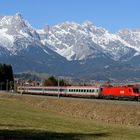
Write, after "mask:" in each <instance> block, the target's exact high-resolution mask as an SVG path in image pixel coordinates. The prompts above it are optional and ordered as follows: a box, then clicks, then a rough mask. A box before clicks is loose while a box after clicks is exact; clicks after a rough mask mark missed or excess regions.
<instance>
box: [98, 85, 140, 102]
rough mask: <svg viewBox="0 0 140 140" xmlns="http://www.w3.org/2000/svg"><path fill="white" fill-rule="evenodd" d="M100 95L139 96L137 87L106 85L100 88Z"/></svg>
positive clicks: (117, 96) (110, 96)
mask: <svg viewBox="0 0 140 140" xmlns="http://www.w3.org/2000/svg"><path fill="white" fill-rule="evenodd" d="M100 96H101V97H105V98H133V99H136V100H137V99H138V98H139V97H140V92H139V89H138V88H137V87H135V86H106V87H103V88H102V89H101V93H100Z"/></svg>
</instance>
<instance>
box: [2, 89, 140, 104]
mask: <svg viewBox="0 0 140 140" xmlns="http://www.w3.org/2000/svg"><path fill="white" fill-rule="evenodd" d="M0 93H2V92H0ZM4 93H6V94H10V95H18V96H21V95H22V96H32V97H36V98H38V97H40V98H46V99H47V98H49V99H59V100H75V101H83V102H95V103H107V104H119V105H134V106H140V100H139V101H130V100H117V99H93V98H92V99H91V98H84V97H64V96H49V95H34V94H27V93H26V94H19V93H9V92H4Z"/></svg>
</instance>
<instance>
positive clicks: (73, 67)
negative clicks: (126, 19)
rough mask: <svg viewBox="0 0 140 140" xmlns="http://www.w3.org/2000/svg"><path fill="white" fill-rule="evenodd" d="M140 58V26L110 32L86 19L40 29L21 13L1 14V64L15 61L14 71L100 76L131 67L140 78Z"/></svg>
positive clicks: (131, 70) (107, 75)
mask: <svg viewBox="0 0 140 140" xmlns="http://www.w3.org/2000/svg"><path fill="white" fill-rule="evenodd" d="M139 59H140V30H139V29H135V30H130V29H125V30H120V31H118V32H117V33H110V32H109V31H107V30H106V29H104V28H102V27H96V26H95V25H94V24H93V23H92V22H90V21H85V22H84V23H82V24H78V23H75V22H64V23H61V24H58V25H55V26H52V27H50V26H49V25H47V26H45V27H44V29H41V30H36V29H34V28H33V27H32V26H31V25H30V24H29V23H28V22H27V21H26V20H24V19H23V17H22V16H21V15H20V14H19V13H17V14H15V15H14V16H0V63H11V64H12V65H13V66H14V71H27V70H34V71H41V72H48V73H51V74H53V73H55V74H59V75H60V74H61V75H70V76H75V75H76V76H79V77H80V76H81V75H86V76H88V77H91V78H92V77H93V78H95V77H96V78H97V77H98V78H99V77H110V76H111V77H112V76H113V75H114V74H115V75H116V73H117V72H118V71H119V72H120V75H121V72H124V71H125V70H126V68H127V72H129V74H131V72H135V73H137V74H136V75H137V76H138V77H140V75H139V73H140V68H139V66H140V62H139ZM134 62H137V63H134ZM133 64H136V65H133ZM118 68H119V69H118ZM125 74H127V73H125ZM117 77H119V76H118V75H117ZM120 77H121V78H122V76H120ZM98 78H97V79H98Z"/></svg>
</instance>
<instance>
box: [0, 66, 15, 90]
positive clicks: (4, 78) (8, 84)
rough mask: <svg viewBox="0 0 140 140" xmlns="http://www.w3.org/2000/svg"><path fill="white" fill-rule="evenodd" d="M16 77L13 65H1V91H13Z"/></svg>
mask: <svg viewBox="0 0 140 140" xmlns="http://www.w3.org/2000/svg"><path fill="white" fill-rule="evenodd" d="M13 86H14V77H13V70H12V66H11V65H6V64H0V89H1V90H6V89H7V90H9V89H13Z"/></svg>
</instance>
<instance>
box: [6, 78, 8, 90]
mask: <svg viewBox="0 0 140 140" xmlns="http://www.w3.org/2000/svg"><path fill="white" fill-rule="evenodd" d="M6 91H7V92H8V80H6Z"/></svg>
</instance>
